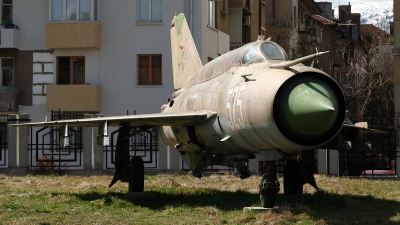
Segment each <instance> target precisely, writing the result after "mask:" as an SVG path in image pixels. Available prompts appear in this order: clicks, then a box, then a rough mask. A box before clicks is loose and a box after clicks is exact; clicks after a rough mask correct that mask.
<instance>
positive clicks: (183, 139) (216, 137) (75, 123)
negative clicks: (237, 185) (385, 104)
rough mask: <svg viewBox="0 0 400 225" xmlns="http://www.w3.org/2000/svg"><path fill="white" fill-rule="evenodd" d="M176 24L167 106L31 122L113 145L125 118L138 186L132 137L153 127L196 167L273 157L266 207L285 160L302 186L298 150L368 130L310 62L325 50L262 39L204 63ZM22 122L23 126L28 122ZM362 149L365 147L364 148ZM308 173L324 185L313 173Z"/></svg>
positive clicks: (133, 186) (336, 145)
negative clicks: (291, 49)
mask: <svg viewBox="0 0 400 225" xmlns="http://www.w3.org/2000/svg"><path fill="white" fill-rule="evenodd" d="M171 25H172V28H171V30H170V35H171V52H172V63H173V66H172V67H173V79H174V88H175V92H174V93H173V94H172V98H171V99H170V100H169V101H168V103H167V104H165V105H163V106H161V113H155V114H143V115H126V116H111V117H99V118H90V119H76V120H60V121H49V122H40V123H26V124H22V125H24V126H40V127H47V126H58V127H63V130H64V131H65V132H64V139H63V143H64V145H68V127H69V126H70V127H79V126H80V127H90V126H91V127H99V128H100V131H101V132H100V135H99V136H98V144H101V145H108V144H109V137H108V127H109V126H118V127H119V136H118V141H117V147H116V156H115V160H116V161H115V168H116V171H115V175H114V178H113V180H112V182H111V184H110V187H111V186H112V185H113V184H114V183H115V182H117V181H119V180H120V181H122V182H129V191H130V192H140V191H143V185H144V165H143V160H142V159H141V157H139V156H133V157H130V156H129V137H132V136H134V135H136V134H138V133H139V132H141V131H144V130H148V129H150V128H152V127H154V126H157V127H159V132H160V136H161V138H162V140H163V141H164V142H165V143H166V144H167V145H168V146H170V147H172V148H174V149H176V150H177V151H179V152H180V154H181V157H182V159H183V161H184V162H185V163H186V164H187V165H188V166H189V167H190V169H191V171H192V172H193V175H194V176H196V177H201V176H202V174H203V172H204V171H205V169H206V168H207V167H208V166H210V165H224V166H235V167H236V169H237V171H238V172H239V173H240V177H241V178H243V179H244V178H247V177H249V176H250V171H249V168H248V162H249V159H254V158H256V157H258V159H259V160H260V161H266V164H265V168H263V171H264V172H265V174H264V175H263V177H262V179H261V183H260V185H259V191H260V199H261V202H262V206H263V207H268V208H270V207H273V206H274V205H275V197H276V195H277V193H278V191H279V190H280V183H279V181H278V177H277V167H276V160H279V159H283V160H286V167H287V168H285V173H284V185H285V188H284V190H285V194H301V193H302V188H303V184H304V182H305V181H304V176H305V175H304V172H303V170H302V169H301V168H300V169H299V167H298V159H299V153H301V152H302V151H303V150H310V149H315V148H329V149H339V150H340V149H341V148H342V146H343V145H342V143H343V142H344V140H346V139H347V140H350V141H353V142H354V143H352V147H351V148H352V149H353V148H354V149H355V148H357V146H360V145H357V144H362V143H361V142H360V136H359V134H360V130H361V131H363V130H365V129H362V128H358V127H354V126H349V125H344V124H343V122H344V119H345V111H346V108H345V99H344V96H343V93H342V91H341V89H340V87H339V86H338V84H337V83H336V82H335V81H334V80H333V79H332V78H331V77H330V76H329V75H328V74H326V73H325V72H323V71H321V70H318V69H315V68H313V67H308V66H305V65H304V64H302V62H304V61H306V60H310V59H313V58H315V57H318V56H319V55H322V54H325V53H326V52H320V53H315V54H312V55H309V56H305V57H302V58H299V59H296V60H292V61H289V60H288V56H287V55H286V53H285V51H284V50H283V49H282V47H281V46H279V45H278V44H276V43H274V42H272V41H270V40H264V39H263V38H259V40H257V41H254V42H251V43H248V44H246V45H244V46H242V47H240V48H237V49H234V50H232V51H229V52H227V53H225V54H223V55H221V56H219V57H218V58H215V59H214V60H212V61H211V62H209V63H207V64H206V65H202V63H201V61H200V58H199V55H198V53H197V50H196V46H195V44H194V42H193V38H192V36H191V33H190V30H189V27H188V24H187V22H186V19H185V17H184V15H183V14H180V15H178V16H175V17H174V19H173V21H172V23H171ZM20 125H21V124H20ZM362 147H363V146H362ZM308 177H311V178H308V181H306V182H309V183H310V184H311V185H313V186H315V187H316V184H315V181H314V178H313V175H312V174H311V175H310V174H309V175H308Z"/></svg>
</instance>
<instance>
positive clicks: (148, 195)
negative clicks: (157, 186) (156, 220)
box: [126, 191, 156, 199]
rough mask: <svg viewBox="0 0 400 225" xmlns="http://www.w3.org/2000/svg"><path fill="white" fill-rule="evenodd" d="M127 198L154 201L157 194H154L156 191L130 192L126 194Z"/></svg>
mask: <svg viewBox="0 0 400 225" xmlns="http://www.w3.org/2000/svg"><path fill="white" fill-rule="evenodd" d="M126 198H128V199H154V198H156V192H154V191H148V192H129V193H127V194H126Z"/></svg>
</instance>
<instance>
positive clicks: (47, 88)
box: [0, 0, 264, 170]
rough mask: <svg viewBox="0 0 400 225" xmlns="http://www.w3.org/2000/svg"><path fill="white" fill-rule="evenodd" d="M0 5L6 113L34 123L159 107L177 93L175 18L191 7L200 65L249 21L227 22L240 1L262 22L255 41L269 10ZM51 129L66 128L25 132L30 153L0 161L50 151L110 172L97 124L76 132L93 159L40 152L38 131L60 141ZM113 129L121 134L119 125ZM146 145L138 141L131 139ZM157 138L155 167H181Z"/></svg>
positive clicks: (255, 27)
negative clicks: (173, 54) (173, 56)
mask: <svg viewBox="0 0 400 225" xmlns="http://www.w3.org/2000/svg"><path fill="white" fill-rule="evenodd" d="M249 2H252V3H251V4H252V5H251V6H250V5H248V3H249ZM1 3H2V4H1V7H2V10H1V13H2V18H3V21H2V24H3V25H2V26H1V30H0V31H1V43H0V59H1V66H2V69H1V73H2V74H1V79H0V80H1V81H2V87H1V88H0V94H1V93H2V92H5V93H6V94H3V95H1V96H0V106H2V105H4V110H2V108H1V107H0V111H2V113H5V114H10V113H20V114H27V115H29V119H30V120H31V121H32V122H39V121H44V120H46V119H47V120H50V119H54V118H75V117H74V116H78V118H80V117H79V116H81V117H93V116H99V115H102V116H117V115H126V114H144V113H158V112H160V107H161V105H163V104H165V103H166V102H167V101H168V99H169V98H171V94H172V93H173V92H174V88H173V80H172V79H173V78H172V77H173V76H172V63H171V50H170V48H171V47H170V45H171V44H170V31H169V30H170V27H171V20H172V19H173V17H174V16H175V15H178V14H180V13H184V14H185V16H186V19H187V22H188V24H189V27H190V29H191V32H192V36H193V39H194V42H195V44H196V47H197V50H198V53H199V56H200V59H201V61H202V63H203V65H204V64H206V63H207V62H209V61H210V60H212V59H214V58H216V57H218V56H219V55H222V54H224V53H225V52H227V51H229V50H230V46H231V41H230V36H229V34H230V33H232V32H235V30H241V28H242V27H243V26H242V25H243V22H242V16H241V17H240V21H239V22H238V23H237V24H235V23H231V22H230V13H229V11H230V8H231V6H230V5H231V4H232V5H233V6H234V5H235V3H238V5H239V6H240V5H241V6H242V9H244V8H246V9H247V10H248V11H249V10H250V9H251V10H253V11H254V13H252V17H254V18H256V19H255V20H254V21H258V22H257V23H256V22H254V23H253V24H252V26H251V29H250V30H249V33H251V36H250V38H249V39H246V41H247V42H250V41H254V40H256V39H257V36H258V35H259V34H260V33H259V31H260V30H261V29H262V25H260V24H262V23H263V21H264V19H263V18H261V17H260V16H263V14H262V13H261V14H260V12H262V11H259V10H257V9H258V6H259V5H260V4H262V1H245V0H243V1H232V2H231V1H226V0H221V1H193V0H189V1H188V0H179V1H176V0H163V1H162V0H134V1H131V0H115V1H99V0H32V1H24V0H2V1H1ZM253 4H255V5H254V6H253ZM234 7H236V6H234ZM249 12H252V11H249ZM249 12H248V13H249ZM232 18H233V17H232ZM231 25H233V26H231ZM241 44H244V43H241ZM3 90H4V91H3ZM3 99H4V100H3ZM5 107H8V108H5ZM56 112H57V113H56ZM69 116H72V117H69ZM18 118H26V116H21V117H18ZM26 119H27V118H26ZM43 132H44V133H43ZM53 132H61V133H62V131H58V130H51V131H49V132H45V131H42V130H41V129H32V130H30V131H29V132H28V133H29V135H28V136H27V137H24V138H25V139H26V142H28V143H27V145H28V146H29V147H27V148H28V149H29V150H28V151H29V154H28V155H27V157H29V160H27V162H26V163H25V162H24V163H22V164H23V165H20V164H21V163H20V162H18V160H17V159H18V158H20V157H19V156H16V155H15V154H16V153H15V152H20V149H17V150H15V151H14V149H11V148H12V147H11V146H10V147H9V148H8V149H7V150H2V155H3V157H2V159H0V162H1V161H2V160H3V161H4V159H5V158H7V157H8V156H9V155H11V156H12V157H11V158H12V160H11V162H7V163H3V164H2V165H0V167H4V168H10V167H13V166H19V167H28V168H29V167H33V166H34V164H35V163H36V162H38V160H39V161H40V158H41V157H43V155H45V157H47V155H49V154H51V158H53V159H57V160H58V161H60V159H61V158H66V159H70V158H71V157H72V158H75V159H76V160H77V161H76V162H72V161H69V162H68V168H69V169H73V168H77V169H97V170H103V169H112V165H111V164H112V156H111V155H112V154H113V152H111V153H107V150H106V149H105V148H103V147H102V146H97V145H96V140H95V138H93V137H95V136H97V132H98V129H97V128H93V129H89V128H84V129H83V130H79V129H78V130H76V132H77V133H76V134H74V135H75V136H76V137H75V138H76V140H75V141H73V142H74V143H72V144H76V146H78V147H76V148H77V149H78V150H76V151H77V152H76V153H74V154H80V153H81V152H83V153H85V152H86V153H88V154H89V155H90V156H86V157H85V156H80V157H76V156H68V155H64V156H62V154H61V153H60V152H61V150H60V151H58V153H57V154H58V156H57V155H54V154H53V153H54V152H55V151H53V150H43V151H39V150H38V149H36V150H35V153H33V152H34V148H35V146H38V142H40V141H38V140H39V139H40V138H42V139H43V140H44V142H46V146H47V144H50V145H51V146H53V144H54V143H55V142H57V140H56V139H57V138H55V136H59V135H60V133H54V135H50V136H46V135H47V134H48V133H53ZM109 132H110V134H112V133H115V132H116V128H113V129H110V130H109ZM153 132H155V133H156V131H153ZM153 136H154V135H153ZM36 138H37V139H36ZM58 141H61V140H58ZM11 142H13V141H11ZM75 142H76V143H75ZM139 142H141V141H140V140H132V143H133V144H132V145H135V144H137V143H139ZM152 142H154V146H156V147H154V148H156V151H155V153H154V154H155V155H154V154H153V153H151V154H150V156H149V157H153V156H154V157H157V160H151V163H150V164H151V165H150V166H149V167H150V168H154V169H160V170H166V169H174V170H175V169H182V168H183V167H184V164H183V163H182V162H181V160H180V157H179V154H178V153H177V152H175V151H170V149H169V148H168V147H167V146H166V145H165V144H164V143H162V141H161V140H160V141H158V136H157V135H155V136H154V137H153V140H152ZM18 143H19V142H18ZM41 144H43V145H44V143H41ZM78 144H79V145H78ZM18 146H21V149H24V148H25V144H24V143H23V142H21V143H19V144H16V147H18ZM13 147H15V146H14V145H13ZM51 148H53V147H51ZM5 149H6V148H5ZM21 151H22V150H21ZM95 153H96V156H94V155H95ZM108 154H111V155H110V158H111V159H105V160H100V159H99V158H107V157H108V156H109V155H108ZM135 154H136V153H135ZM103 156H104V157H103ZM146 157H147V156H146ZM15 160H17V161H16V162H14V161H15Z"/></svg>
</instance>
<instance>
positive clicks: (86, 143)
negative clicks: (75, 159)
mask: <svg viewBox="0 0 400 225" xmlns="http://www.w3.org/2000/svg"><path fill="white" fill-rule="evenodd" d="M83 118H93V115H92V114H84V115H83ZM98 129H99V128H98V127H84V128H83V137H84V138H83V170H85V172H89V173H96V174H101V173H102V171H103V146H99V145H97V134H98Z"/></svg>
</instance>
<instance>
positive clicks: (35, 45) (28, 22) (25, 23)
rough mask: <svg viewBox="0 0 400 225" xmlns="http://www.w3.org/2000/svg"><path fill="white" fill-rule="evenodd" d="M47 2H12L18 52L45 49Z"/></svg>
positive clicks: (34, 0)
mask: <svg viewBox="0 0 400 225" xmlns="http://www.w3.org/2000/svg"><path fill="white" fill-rule="evenodd" d="M48 21H49V1H48V0H30V1H25V0H14V1H13V23H14V24H16V25H18V26H19V50H37V49H46V23H47V22H48Z"/></svg>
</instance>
